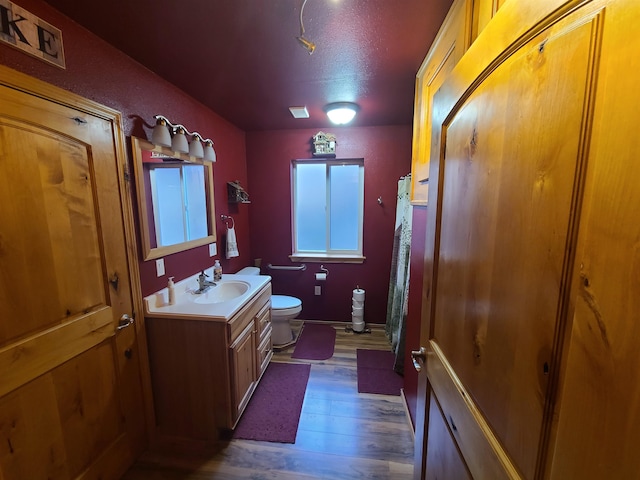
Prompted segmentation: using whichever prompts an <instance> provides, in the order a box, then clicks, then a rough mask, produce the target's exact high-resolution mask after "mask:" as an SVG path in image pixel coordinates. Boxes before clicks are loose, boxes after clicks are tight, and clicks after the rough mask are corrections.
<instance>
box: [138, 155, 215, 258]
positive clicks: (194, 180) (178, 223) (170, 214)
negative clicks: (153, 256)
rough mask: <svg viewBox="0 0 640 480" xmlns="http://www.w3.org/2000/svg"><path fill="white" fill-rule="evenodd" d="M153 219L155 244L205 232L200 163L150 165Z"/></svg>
mask: <svg viewBox="0 0 640 480" xmlns="http://www.w3.org/2000/svg"><path fill="white" fill-rule="evenodd" d="M149 174H150V177H151V197H152V199H153V220H154V225H155V231H156V243H157V246H158V247H164V246H167V245H175V244H177V243H182V242H187V241H189V240H195V239H197V238H203V237H206V236H207V235H208V224H207V208H206V191H205V178H204V175H205V171H204V168H203V166H202V165H175V164H173V165H160V164H159V165H158V166H152V167H150V170H149Z"/></svg>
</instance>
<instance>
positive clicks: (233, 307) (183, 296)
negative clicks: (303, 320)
mask: <svg viewBox="0 0 640 480" xmlns="http://www.w3.org/2000/svg"><path fill="white" fill-rule="evenodd" d="M205 273H207V275H209V276H210V277H213V270H212V269H208V270H207V271H206V272H205ZM198 276H199V272H198V273H196V274H194V275H192V276H190V277H188V278H185V279H184V280H181V281H179V282H177V283H176V284H175V302H174V303H173V304H171V305H169V294H168V291H167V289H166V288H163V289H162V290H159V291H157V292H156V293H153V294H151V295H149V296H147V297H145V298H144V303H145V314H146V315H147V316H149V317H167V318H185V319H194V320H204V321H227V320H229V319H230V318H231V317H232V316H233V315H234V314H235V313H236V312H238V311H239V310H240V309H241V308H242V306H243V305H245V304H246V303H247V302H248V301H249V300H250V299H251V298H253V296H254V295H255V294H256V293H258V291H260V289H262V288H263V287H264V286H265V285H267V284H268V283H269V282H270V281H271V277H269V276H268V275H237V274H228V273H225V274H223V275H222V280H221V281H219V282H216V284H217V285H216V286H215V287H213V286H212V287H211V288H209V290H207V291H206V292H205V293H200V294H194V293H193V292H194V291H195V290H197V289H198Z"/></svg>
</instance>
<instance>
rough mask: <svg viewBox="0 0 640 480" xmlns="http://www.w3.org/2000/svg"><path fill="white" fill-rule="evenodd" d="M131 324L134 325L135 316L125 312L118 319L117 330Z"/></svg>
mask: <svg viewBox="0 0 640 480" xmlns="http://www.w3.org/2000/svg"><path fill="white" fill-rule="evenodd" d="M129 325H133V318H132V317H130V316H129V315H127V314H126V313H125V314H124V315H122V316H121V317H120V320H118V328H117V330H122V329H123V328H127V327H128V326H129Z"/></svg>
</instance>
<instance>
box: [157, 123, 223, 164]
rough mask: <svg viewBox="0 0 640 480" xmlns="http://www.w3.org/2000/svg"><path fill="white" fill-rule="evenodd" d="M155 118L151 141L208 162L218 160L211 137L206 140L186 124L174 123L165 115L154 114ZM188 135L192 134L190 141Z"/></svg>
mask: <svg viewBox="0 0 640 480" xmlns="http://www.w3.org/2000/svg"><path fill="white" fill-rule="evenodd" d="M153 118H155V119H156V125H155V127H153V132H152V133H151V143H153V144H154V145H158V146H160V147H169V148H171V149H172V150H173V151H174V152H179V153H186V154H188V155H189V156H191V157H196V158H201V159H202V160H206V161H207V162H215V161H216V151H215V150H214V149H213V141H212V140H211V139H210V138H207V139H206V140H205V139H203V138H202V135H200V134H199V133H198V132H193V133H191V132H189V130H187V129H186V128H185V126H184V125H180V124H176V125H174V124H173V123H171V122H170V121H169V120H168V119H167V117H165V116H163V115H154V116H153ZM187 135H190V136H191V141H190V142H188V141H187ZM203 143H204V147H203V146H202V144H203Z"/></svg>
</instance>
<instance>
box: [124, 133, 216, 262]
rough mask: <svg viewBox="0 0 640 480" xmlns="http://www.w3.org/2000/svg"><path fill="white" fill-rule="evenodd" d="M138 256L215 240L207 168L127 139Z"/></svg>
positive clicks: (209, 166) (166, 150) (208, 165)
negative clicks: (133, 178)
mask: <svg viewBox="0 0 640 480" xmlns="http://www.w3.org/2000/svg"><path fill="white" fill-rule="evenodd" d="M131 146H132V151H133V164H134V171H135V176H136V190H137V192H136V193H137V197H138V212H139V215H140V235H141V239H142V254H143V257H144V260H151V259H154V258H159V257H164V256H165V255H170V254H172V253H177V252H182V251H184V250H188V249H190V248H194V247H198V246H200V245H206V244H208V243H213V242H215V241H216V229H215V228H216V227H215V221H214V219H215V208H214V200H213V166H212V164H211V163H210V162H203V161H202V160H199V159H197V158H195V157H190V156H188V155H184V154H181V153H177V152H173V151H172V150H171V149H170V148H165V147H157V146H155V145H154V144H152V143H151V142H148V141H146V140H143V139H141V138H136V137H131Z"/></svg>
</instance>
